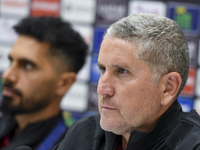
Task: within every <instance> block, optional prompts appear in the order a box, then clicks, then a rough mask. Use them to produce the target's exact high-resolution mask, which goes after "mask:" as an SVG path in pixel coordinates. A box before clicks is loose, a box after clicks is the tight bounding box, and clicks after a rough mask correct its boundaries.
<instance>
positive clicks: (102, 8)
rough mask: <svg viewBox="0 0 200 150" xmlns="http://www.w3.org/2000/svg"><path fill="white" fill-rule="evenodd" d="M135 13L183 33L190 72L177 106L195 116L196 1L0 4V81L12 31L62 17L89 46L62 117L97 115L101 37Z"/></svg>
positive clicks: (198, 104)
mask: <svg viewBox="0 0 200 150" xmlns="http://www.w3.org/2000/svg"><path fill="white" fill-rule="evenodd" d="M139 12H151V13H155V14H160V15H163V16H167V17H169V18H171V19H173V20H175V21H176V22H177V23H178V24H179V26H180V27H181V28H182V29H183V31H184V33H185V35H186V37H187V41H188V45H189V50H190V61H191V66H190V73H189V78H188V81H187V84H186V86H185V88H184V90H183V91H182V93H181V95H180V97H179V99H178V100H179V102H180V103H181V106H182V108H183V110H184V111H190V110H191V109H193V108H195V109H196V110H197V111H198V112H199V113H200V52H199V51H200V50H199V43H200V42H199V41H200V40H199V39H200V22H199V21H200V1H198V0H171V1H168V0H162V1H158V0H157V1H150V0H145V1H143V0H139V1H138V0H0V75H1V74H2V73H3V72H4V70H5V69H6V68H7V67H8V66H9V61H8V58H7V56H8V53H9V51H10V50H11V48H12V46H13V44H14V42H15V40H16V39H17V35H16V33H15V32H14V31H13V29H12V26H13V25H15V24H16V23H17V22H18V21H19V20H21V19H22V18H24V17H27V16H57V17H61V18H62V19H63V20H66V21H69V22H70V23H71V24H72V25H73V27H74V29H75V30H77V31H78V32H79V33H80V34H81V35H82V36H83V37H84V40H85V42H86V43H88V44H89V46H90V47H89V49H90V50H89V54H88V56H87V62H86V64H85V65H84V67H83V69H82V70H81V71H80V72H79V74H78V77H77V82H76V83H75V84H74V85H73V87H72V88H71V89H70V91H69V92H68V93H66V95H65V96H64V98H63V100H62V103H61V108H62V109H63V110H66V111H67V112H70V113H66V114H65V115H66V117H68V115H69V114H70V115H73V116H74V118H75V119H79V118H81V117H83V116H87V115H91V114H94V113H98V106H97V105H98V95H97V92H96V89H97V84H98V79H99V77H100V71H99V69H98V67H97V64H96V62H97V57H98V52H99V47H100V44H101V41H102V36H103V34H104V32H105V30H106V29H107V28H108V27H109V25H110V24H112V23H113V22H115V21H117V20H119V19H121V18H123V17H125V16H127V15H129V14H134V13H139ZM1 84H2V81H1ZM30 87H31V85H30ZM133 90H134V89H133ZM0 91H1V89H0ZM0 93H1V92H0Z"/></svg>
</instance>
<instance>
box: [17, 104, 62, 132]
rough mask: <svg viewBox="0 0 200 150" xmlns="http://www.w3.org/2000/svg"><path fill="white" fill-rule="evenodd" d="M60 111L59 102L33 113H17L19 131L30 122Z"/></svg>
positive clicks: (54, 114)
mask: <svg viewBox="0 0 200 150" xmlns="http://www.w3.org/2000/svg"><path fill="white" fill-rule="evenodd" d="M59 113H60V107H59V104H57V105H55V104H53V105H52V104H50V105H48V106H47V107H46V108H43V109H42V110H39V111H37V112H33V113H26V114H17V115H15V120H16V121H17V123H18V129H17V133H19V132H20V131H22V130H23V129H24V128H25V127H26V126H27V125H28V124H31V123H35V122H38V121H42V120H45V119H48V118H51V117H54V116H56V115H58V114H59Z"/></svg>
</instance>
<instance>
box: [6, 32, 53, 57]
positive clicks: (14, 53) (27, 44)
mask: <svg viewBox="0 0 200 150" xmlns="http://www.w3.org/2000/svg"><path fill="white" fill-rule="evenodd" d="M49 48H50V44H48V43H45V42H40V41H38V40H36V39H35V38H33V37H29V36H24V35H20V36H19V38H18V39H17V41H16V43H15V44H14V46H13V48H12V50H11V52H10V56H11V57H16V58H18V57H19V58H26V59H36V58H40V59H41V57H43V56H44V55H46V53H47V51H48V49H49Z"/></svg>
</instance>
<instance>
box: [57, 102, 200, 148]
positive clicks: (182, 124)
mask: <svg viewBox="0 0 200 150" xmlns="http://www.w3.org/2000/svg"><path fill="white" fill-rule="evenodd" d="M119 137H120V136H119V135H115V134H113V133H112V132H106V131H104V130H102V129H101V127H100V115H95V116H90V117H86V118H83V119H81V120H78V121H77V122H75V123H74V124H73V125H72V126H71V128H70V129H69V130H68V132H67V134H66V136H65V138H64V140H63V141H62V142H61V143H60V144H59V145H57V146H56V147H55V149H54V150H116V146H117V143H118V140H119ZM126 150H200V117H199V115H198V114H197V113H196V111H195V110H192V111H190V112H189V113H185V112H182V109H181V106H180V104H179V103H178V101H175V102H174V103H173V104H172V106H171V107H170V108H169V109H168V110H167V111H166V112H165V113H164V114H163V115H162V117H161V118H160V119H159V121H158V122H157V123H156V125H155V126H154V128H153V129H152V131H150V132H145V133H144V132H139V131H132V132H131V135H130V138H129V141H128V144H127V148H126Z"/></svg>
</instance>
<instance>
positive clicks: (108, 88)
mask: <svg viewBox="0 0 200 150" xmlns="http://www.w3.org/2000/svg"><path fill="white" fill-rule="evenodd" d="M112 80H113V78H112V77H111V75H109V73H107V72H105V73H104V74H103V75H101V77H100V78H99V82H98V87H97V93H98V94H99V95H102V96H105V95H106V96H113V95H114V92H115V90H114V87H113V84H112Z"/></svg>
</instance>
